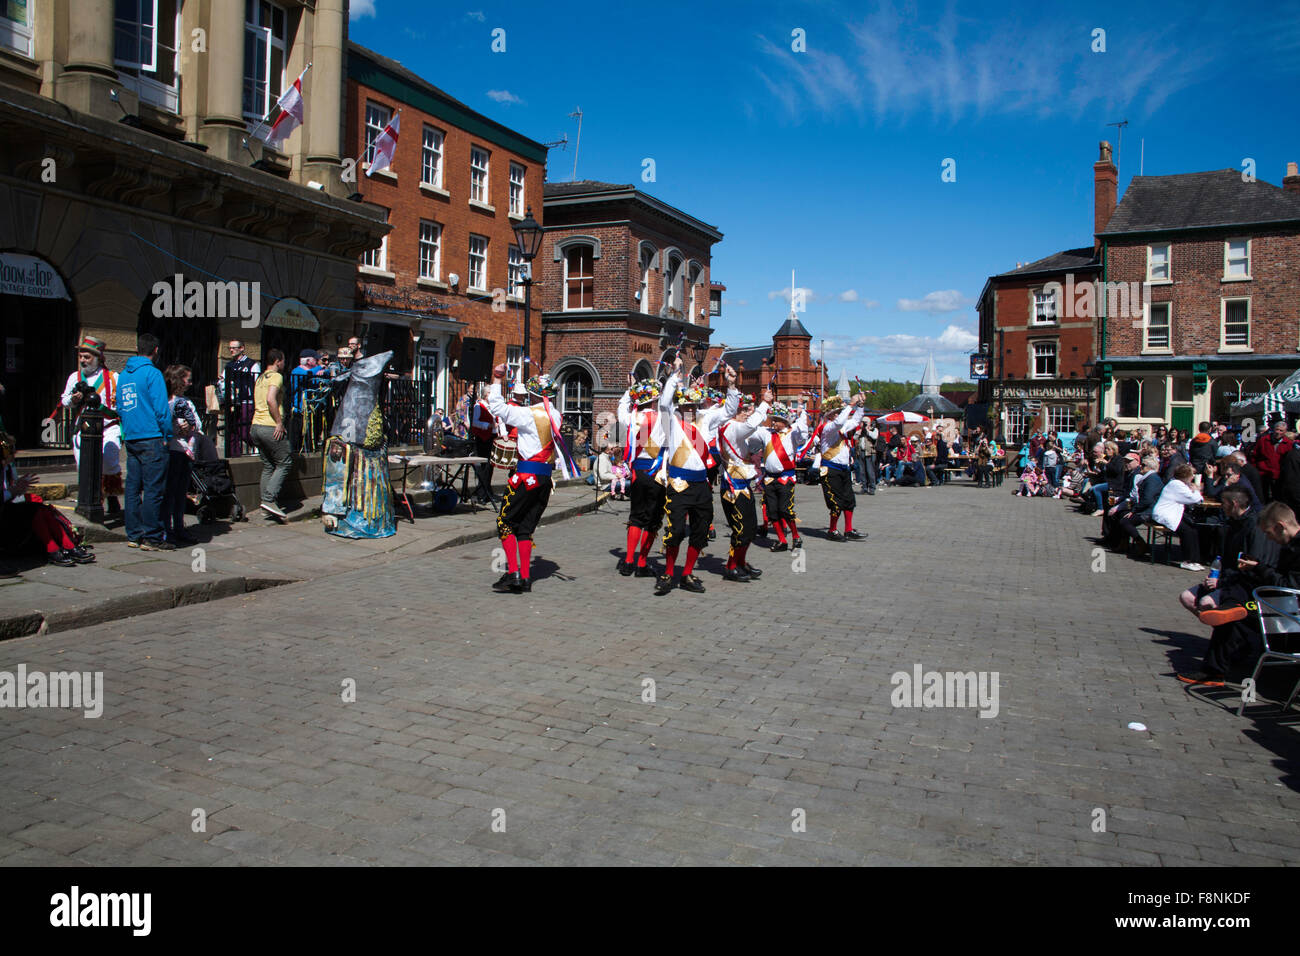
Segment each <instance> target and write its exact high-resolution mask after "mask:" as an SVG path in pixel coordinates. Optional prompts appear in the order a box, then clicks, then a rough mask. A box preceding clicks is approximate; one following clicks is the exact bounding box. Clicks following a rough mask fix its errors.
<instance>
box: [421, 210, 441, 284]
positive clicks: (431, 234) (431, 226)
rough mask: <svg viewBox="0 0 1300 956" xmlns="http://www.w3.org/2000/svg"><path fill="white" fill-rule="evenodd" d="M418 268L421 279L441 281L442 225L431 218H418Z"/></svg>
mask: <svg viewBox="0 0 1300 956" xmlns="http://www.w3.org/2000/svg"><path fill="white" fill-rule="evenodd" d="M419 269H420V278H421V279H432V280H433V281H434V282H441V281H442V226H441V225H439V224H438V223H436V222H434V221H433V220H432V219H421V220H420V240H419Z"/></svg>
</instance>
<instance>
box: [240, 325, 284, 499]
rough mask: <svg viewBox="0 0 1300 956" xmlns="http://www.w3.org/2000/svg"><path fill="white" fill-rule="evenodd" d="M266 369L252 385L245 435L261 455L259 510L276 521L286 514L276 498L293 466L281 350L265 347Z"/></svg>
mask: <svg viewBox="0 0 1300 956" xmlns="http://www.w3.org/2000/svg"><path fill="white" fill-rule="evenodd" d="M263 359H264V360H265V362H266V368H265V370H264V371H263V372H262V374H261V375H259V376H258V377H257V384H256V385H254V386H253V423H252V424H251V425H249V427H248V437H249V440H250V441H251V442H252V443H253V447H255V448H256V449H257V453H258V454H259V455H260V456H261V457H262V480H261V482H260V483H259V485H260V489H261V493H262V510H263V511H265V512H266V513H267V514H269V515H271V516H272V517H274V518H276V519H278V520H284V518H285V513H284V509H282V508H281V507H280V505H279V502H278V501H277V499H278V498H279V497H280V489H281V487H283V485H284V479H285V478H286V477H287V476H288V474H289V469H290V468H291V467H293V449H292V448H291V447H290V446H289V438H288V436H287V435H286V434H285V431H284V419H283V413H282V412H281V411H280V396H281V395H282V394H283V393H284V353H283V352H281V351H280V350H279V349H268V350H267V352H266V355H264V356H263Z"/></svg>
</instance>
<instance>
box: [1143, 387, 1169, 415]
mask: <svg viewBox="0 0 1300 956" xmlns="http://www.w3.org/2000/svg"><path fill="white" fill-rule="evenodd" d="M1167 388H1168V386H1167V385H1166V380H1165V379H1163V378H1144V379H1142V406H1141V407H1142V417H1143V418H1158V419H1160V420H1161V421H1166V420H1167V417H1168V416H1167V415H1166V414H1165V392H1166V390H1167Z"/></svg>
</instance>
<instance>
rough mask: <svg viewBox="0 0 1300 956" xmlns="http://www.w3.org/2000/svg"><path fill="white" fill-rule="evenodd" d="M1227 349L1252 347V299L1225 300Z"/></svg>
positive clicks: (1224, 315)
mask: <svg viewBox="0 0 1300 956" xmlns="http://www.w3.org/2000/svg"><path fill="white" fill-rule="evenodd" d="M1220 347H1221V348H1225V349H1242V350H1244V349H1249V348H1250V300H1249V299H1224V300H1223V341H1222V344H1221V346H1220Z"/></svg>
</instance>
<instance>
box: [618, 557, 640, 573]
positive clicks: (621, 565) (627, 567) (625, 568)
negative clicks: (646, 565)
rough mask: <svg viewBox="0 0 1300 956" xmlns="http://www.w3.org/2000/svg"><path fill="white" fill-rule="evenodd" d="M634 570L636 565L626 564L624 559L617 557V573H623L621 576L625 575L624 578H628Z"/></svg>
mask: <svg viewBox="0 0 1300 956" xmlns="http://www.w3.org/2000/svg"><path fill="white" fill-rule="evenodd" d="M635 570H636V565H634V564H628V563H627V562H626V561H624V560H623V559H622V558H619V560H618V573H619V574H621V575H623V577H625V578H630V577H631V576H632V572H633V571H635Z"/></svg>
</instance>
